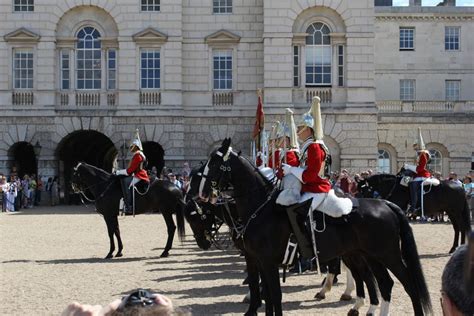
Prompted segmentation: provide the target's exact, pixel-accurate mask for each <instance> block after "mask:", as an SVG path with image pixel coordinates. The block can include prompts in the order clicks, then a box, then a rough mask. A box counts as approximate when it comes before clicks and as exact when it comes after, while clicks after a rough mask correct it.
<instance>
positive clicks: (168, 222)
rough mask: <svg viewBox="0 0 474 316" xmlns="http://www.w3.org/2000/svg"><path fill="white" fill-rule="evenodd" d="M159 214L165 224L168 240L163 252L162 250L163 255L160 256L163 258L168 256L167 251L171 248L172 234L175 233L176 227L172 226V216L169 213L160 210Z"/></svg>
mask: <svg viewBox="0 0 474 316" xmlns="http://www.w3.org/2000/svg"><path fill="white" fill-rule="evenodd" d="M161 214H163V217H164V219H165V223H166V229H167V231H168V240H167V241H166V246H165V250H163V253H162V254H161V255H160V257H162V258H165V257H168V256H169V251H170V249H171V247H172V246H173V238H174V232H175V231H176V225H175V224H174V220H173V214H171V211H168V210H162V211H161Z"/></svg>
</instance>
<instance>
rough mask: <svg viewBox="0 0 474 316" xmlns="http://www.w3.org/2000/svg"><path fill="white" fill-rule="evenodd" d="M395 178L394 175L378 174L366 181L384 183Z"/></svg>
mask: <svg viewBox="0 0 474 316" xmlns="http://www.w3.org/2000/svg"><path fill="white" fill-rule="evenodd" d="M395 178H397V176H396V175H393V174H389V173H380V174H374V175H372V176H370V177H369V178H368V179H367V180H369V181H370V180H377V181H385V180H393V179H395Z"/></svg>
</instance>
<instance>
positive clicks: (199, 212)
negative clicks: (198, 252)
mask: <svg viewBox="0 0 474 316" xmlns="http://www.w3.org/2000/svg"><path fill="white" fill-rule="evenodd" d="M184 216H185V217H186V220H187V221H188V223H189V226H191V229H192V230H193V233H194V239H196V243H197V244H198V246H199V248H201V249H204V250H207V249H209V248H210V247H211V239H212V228H213V226H214V223H215V216H214V214H213V213H212V212H211V211H210V210H209V208H206V207H204V206H201V205H199V204H198V203H197V202H196V201H194V200H189V201H188V203H187V204H186V207H185V209H184Z"/></svg>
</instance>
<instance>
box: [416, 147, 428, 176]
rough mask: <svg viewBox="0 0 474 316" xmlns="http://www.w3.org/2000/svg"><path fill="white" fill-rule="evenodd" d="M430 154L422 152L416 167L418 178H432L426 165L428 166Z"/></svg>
mask: <svg viewBox="0 0 474 316" xmlns="http://www.w3.org/2000/svg"><path fill="white" fill-rule="evenodd" d="M428 155H429V154H428V153H427V152H425V151H422V152H420V155H419V156H418V165H417V166H416V176H417V177H422V178H429V177H431V173H430V172H429V171H428V170H426V165H427V164H428Z"/></svg>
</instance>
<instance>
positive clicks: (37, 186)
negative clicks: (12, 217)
mask: <svg viewBox="0 0 474 316" xmlns="http://www.w3.org/2000/svg"><path fill="white" fill-rule="evenodd" d="M43 192H47V194H48V195H49V200H50V201H51V206H54V205H57V204H58V203H59V188H58V178H57V177H54V179H53V178H49V179H48V181H47V182H46V184H45V183H44V182H43V180H42V179H41V176H39V177H36V175H35V174H31V175H28V174H25V175H24V176H23V178H20V177H18V176H17V175H16V174H14V173H13V174H12V175H10V177H6V176H5V175H3V174H0V200H1V204H2V206H1V207H2V212H17V211H19V210H20V209H22V208H24V209H29V208H33V207H35V206H38V205H39V204H40V203H41V200H42V198H44V197H43V194H44V193H43Z"/></svg>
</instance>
